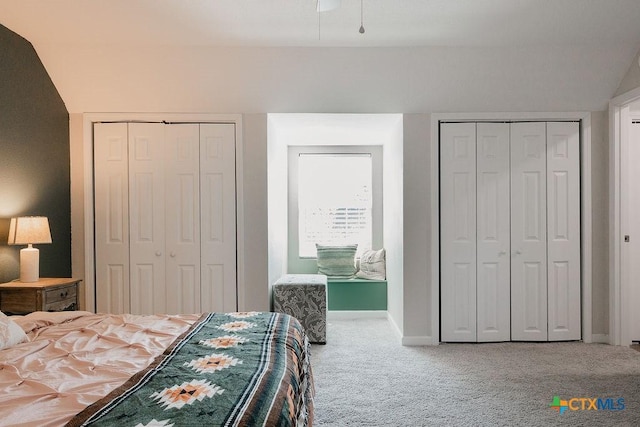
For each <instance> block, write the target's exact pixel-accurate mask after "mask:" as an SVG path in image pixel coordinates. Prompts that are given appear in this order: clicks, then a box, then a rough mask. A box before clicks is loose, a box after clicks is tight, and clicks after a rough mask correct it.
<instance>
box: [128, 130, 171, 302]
mask: <svg viewBox="0 0 640 427" xmlns="http://www.w3.org/2000/svg"><path fill="white" fill-rule="evenodd" d="M164 158H165V155H164V124H162V123H130V124H129V191H130V192H129V206H130V216H129V221H130V222H129V226H130V251H131V252H130V263H131V264H130V268H131V279H130V280H131V312H132V313H133V314H155V313H166V311H167V307H166V301H167V293H166V282H165V262H164V257H165V211H164V207H165V191H164V186H165V181H164Z"/></svg>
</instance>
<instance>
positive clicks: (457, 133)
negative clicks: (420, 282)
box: [440, 123, 477, 342]
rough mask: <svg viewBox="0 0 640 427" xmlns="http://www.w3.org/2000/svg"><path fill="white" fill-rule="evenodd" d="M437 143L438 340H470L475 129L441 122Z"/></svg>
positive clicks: (473, 314) (473, 310)
mask: <svg viewBox="0 0 640 427" xmlns="http://www.w3.org/2000/svg"><path fill="white" fill-rule="evenodd" d="M440 130H441V143H440V171H441V172H440V177H441V180H440V185H441V189H440V195H441V201H440V209H441V215H440V224H441V230H440V233H441V287H440V289H441V310H440V312H441V325H440V329H441V339H442V341H452V342H453V341H458V342H465V341H466V342H471V341H476V339H477V332H476V328H477V322H476V125H475V123H443V124H442V125H441V129H440Z"/></svg>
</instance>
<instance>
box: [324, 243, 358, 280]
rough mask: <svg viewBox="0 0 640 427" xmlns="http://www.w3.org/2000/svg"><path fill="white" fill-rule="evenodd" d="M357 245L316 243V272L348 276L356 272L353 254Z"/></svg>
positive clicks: (329, 275)
mask: <svg viewBox="0 0 640 427" xmlns="http://www.w3.org/2000/svg"><path fill="white" fill-rule="evenodd" d="M356 250H358V245H344V246H325V245H318V244H316V251H317V253H318V274H324V275H325V276H327V277H340V278H348V277H353V275H354V274H355V273H356V264H355V256H356Z"/></svg>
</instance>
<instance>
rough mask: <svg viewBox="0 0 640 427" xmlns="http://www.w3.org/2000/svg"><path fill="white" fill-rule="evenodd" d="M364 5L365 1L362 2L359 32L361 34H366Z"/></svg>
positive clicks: (361, 0)
mask: <svg viewBox="0 0 640 427" xmlns="http://www.w3.org/2000/svg"><path fill="white" fill-rule="evenodd" d="M363 3H364V0H360V29H359V30H358V32H359V33H360V34H364V19H363V17H364V12H363Z"/></svg>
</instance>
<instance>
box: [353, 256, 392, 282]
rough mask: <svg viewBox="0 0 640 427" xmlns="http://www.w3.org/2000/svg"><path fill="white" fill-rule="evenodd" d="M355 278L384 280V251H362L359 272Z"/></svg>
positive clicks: (385, 272) (385, 274)
mask: <svg viewBox="0 0 640 427" xmlns="http://www.w3.org/2000/svg"><path fill="white" fill-rule="evenodd" d="M356 277H359V278H361V279H377V280H385V279H386V277H387V271H386V265H385V252H384V249H380V250H377V251H364V252H363V253H362V256H360V270H358V272H357V273H356Z"/></svg>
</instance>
